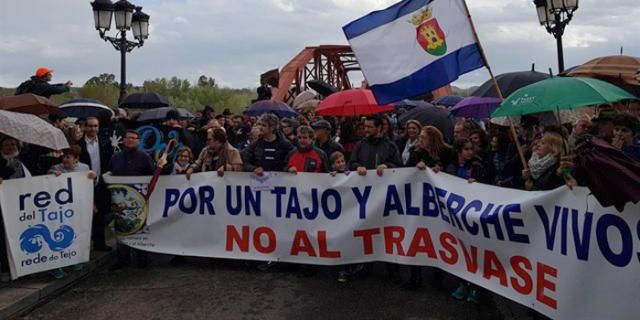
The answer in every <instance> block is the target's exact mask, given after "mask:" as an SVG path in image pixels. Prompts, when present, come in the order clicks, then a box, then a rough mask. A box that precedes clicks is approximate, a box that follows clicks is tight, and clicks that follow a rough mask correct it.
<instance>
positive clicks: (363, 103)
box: [316, 89, 394, 116]
mask: <svg viewBox="0 0 640 320" xmlns="http://www.w3.org/2000/svg"><path fill="white" fill-rule="evenodd" d="M393 110H394V107H393V105H392V104H388V105H385V106H381V105H378V103H377V102H376V99H375V98H374V97H373V93H371V90H367V89H351V90H345V91H340V92H336V93H334V94H332V95H330V96H328V97H327V98H326V99H324V100H323V101H322V102H320V105H319V106H318V108H317V109H316V114H317V115H320V116H363V115H369V114H376V113H382V112H387V111H393Z"/></svg>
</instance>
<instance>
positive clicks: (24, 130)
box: [0, 110, 69, 150]
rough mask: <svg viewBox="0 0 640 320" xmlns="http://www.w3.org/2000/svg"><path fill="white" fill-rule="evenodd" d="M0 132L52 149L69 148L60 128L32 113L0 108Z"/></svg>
mask: <svg viewBox="0 0 640 320" xmlns="http://www.w3.org/2000/svg"><path fill="white" fill-rule="evenodd" d="M0 133H2V134H5V135H8V136H11V137H14V138H16V139H18V140H20V141H24V142H26V143H30V144H35V145H39V146H43V147H46V148H49V149H53V150H62V149H65V148H69V143H68V142H67V139H66V138H65V136H64V133H62V130H60V129H58V128H56V127H54V126H52V125H51V124H49V123H48V122H46V121H44V120H42V119H41V118H40V117H38V116H35V115H32V114H25V113H18V112H11V111H6V110H0Z"/></svg>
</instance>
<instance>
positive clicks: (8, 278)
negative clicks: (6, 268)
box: [0, 272, 11, 282]
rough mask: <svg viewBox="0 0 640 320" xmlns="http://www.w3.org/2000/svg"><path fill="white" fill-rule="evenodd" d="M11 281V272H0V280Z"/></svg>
mask: <svg viewBox="0 0 640 320" xmlns="http://www.w3.org/2000/svg"><path fill="white" fill-rule="evenodd" d="M9 281H11V274H9V273H8V272H3V273H0V282H9Z"/></svg>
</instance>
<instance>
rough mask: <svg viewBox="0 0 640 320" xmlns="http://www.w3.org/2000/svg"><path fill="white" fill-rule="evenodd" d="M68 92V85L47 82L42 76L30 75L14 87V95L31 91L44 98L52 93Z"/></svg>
mask: <svg viewBox="0 0 640 320" xmlns="http://www.w3.org/2000/svg"><path fill="white" fill-rule="evenodd" d="M65 92H69V87H67V86H65V85H64V84H62V83H58V84H49V83H48V82H47V81H45V80H44V79H42V78H38V77H36V76H32V77H31V79H30V80H27V81H25V82H23V83H21V84H20V86H18V89H16V95H18V94H23V93H33V94H36V95H39V96H43V97H45V98H49V97H51V96H52V95H54V94H62V93H65Z"/></svg>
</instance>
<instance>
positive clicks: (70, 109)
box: [58, 98, 114, 118]
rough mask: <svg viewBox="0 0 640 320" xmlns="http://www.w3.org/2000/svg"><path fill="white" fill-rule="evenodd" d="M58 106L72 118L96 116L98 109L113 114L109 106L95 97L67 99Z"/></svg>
mask: <svg viewBox="0 0 640 320" xmlns="http://www.w3.org/2000/svg"><path fill="white" fill-rule="evenodd" d="M58 108H59V109H60V110H62V111H64V113H66V114H67V115H68V116H69V117H74V118H88V117H97V116H98V113H100V111H102V110H106V111H108V112H109V113H110V114H111V116H113V114H114V112H113V110H111V108H109V107H108V106H106V105H105V104H104V103H102V102H101V101H100V100H96V99H84V98H81V99H69V100H67V101H65V102H64V104H63V105H61V106H59V107H58Z"/></svg>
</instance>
